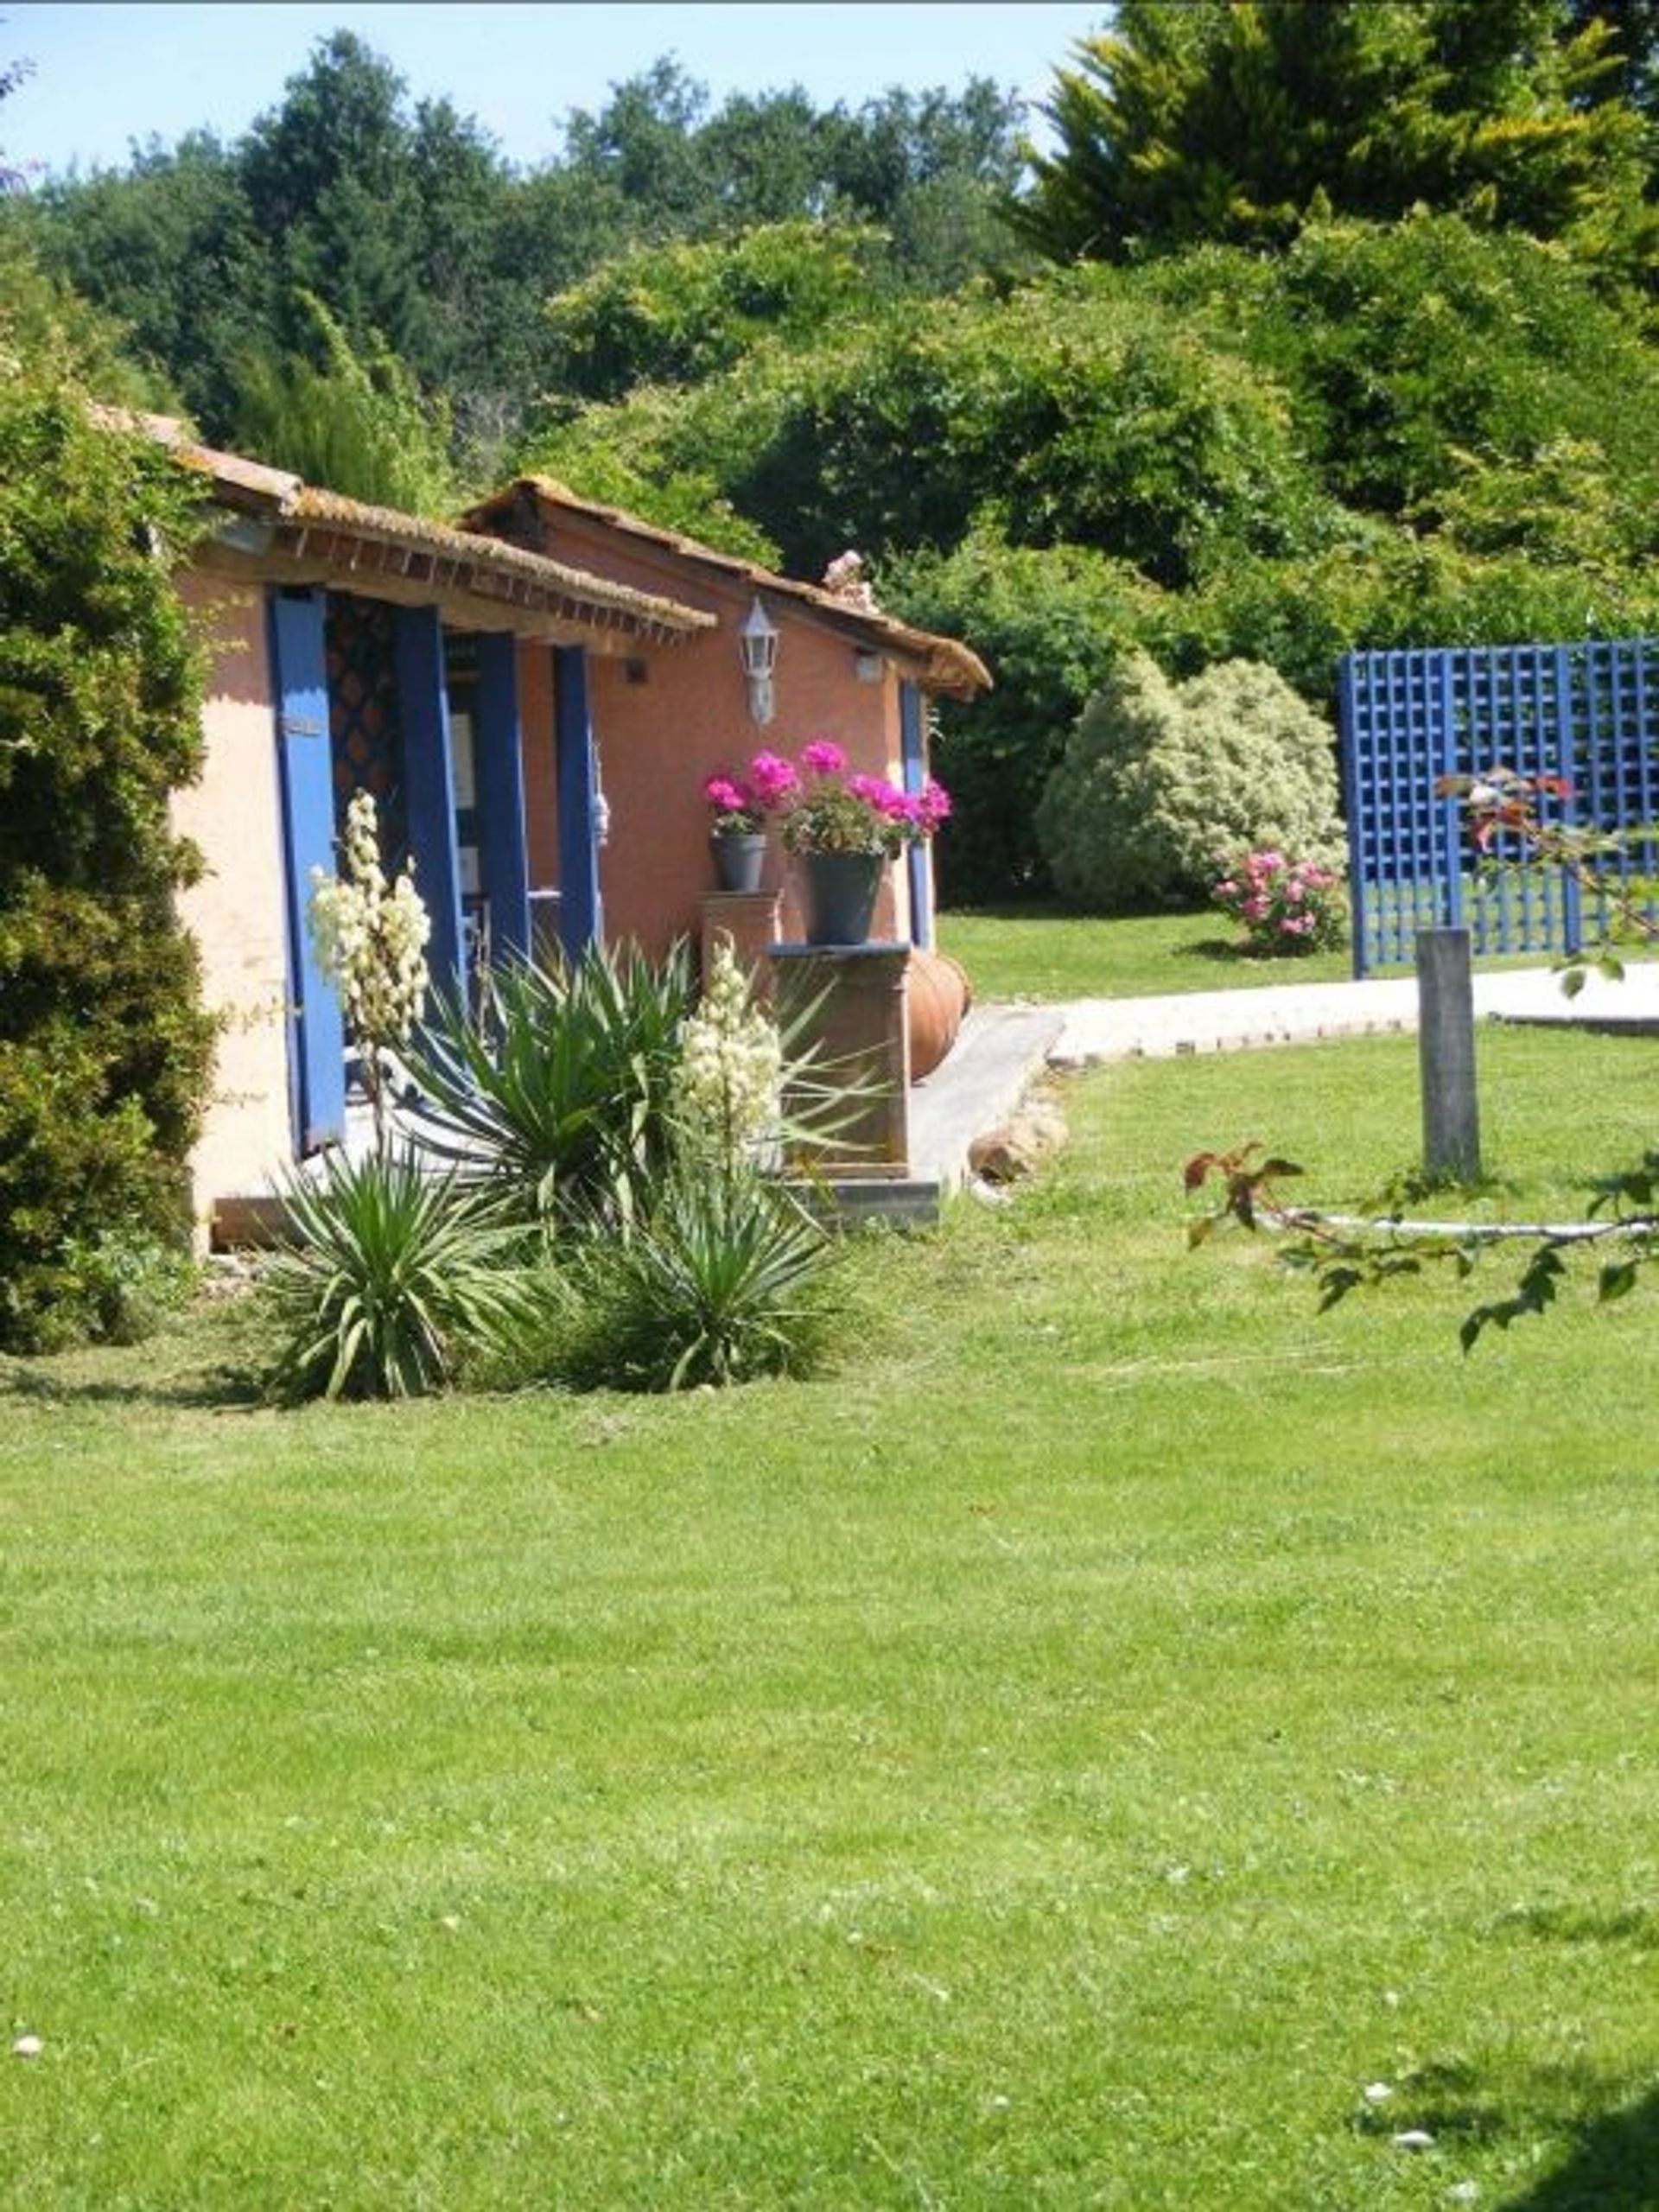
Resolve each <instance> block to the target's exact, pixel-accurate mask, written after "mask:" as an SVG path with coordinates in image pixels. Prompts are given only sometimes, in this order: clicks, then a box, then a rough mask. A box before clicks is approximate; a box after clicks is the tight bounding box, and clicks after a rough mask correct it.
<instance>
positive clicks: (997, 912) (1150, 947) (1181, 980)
mask: <svg viewBox="0 0 1659 2212" xmlns="http://www.w3.org/2000/svg"><path fill="white" fill-rule="evenodd" d="M938 944H939V950H940V951H941V952H948V953H950V955H951V957H953V958H954V959H957V960H959V961H960V962H961V963H962V964H963V967H964V968H965V969H967V971H968V975H969V980H970V981H971V982H972V984H973V987H974V994H975V996H976V998H978V999H979V1000H980V1001H982V1002H984V1003H990V1002H992V1001H1005V1000H1010V999H1056V1000H1058V999H1109V998H1141V997H1147V996H1151V995H1161V994H1163V993H1166V992H1171V991H1227V990H1243V989H1249V988H1255V987H1256V986H1258V985H1261V984H1266V983H1282V982H1285V981H1286V979H1287V977H1288V978H1291V979H1293V980H1297V981H1300V982H1310V983H1318V982H1346V981H1347V979H1348V977H1349V976H1351V975H1352V973H1353V963H1352V959H1351V955H1349V954H1348V953H1346V952H1315V953H1309V954H1306V955H1305V956H1298V957H1295V958H1292V959H1284V960H1263V959H1259V958H1253V957H1251V956H1250V955H1249V953H1247V952H1243V951H1241V950H1239V947H1238V942H1237V938H1236V932H1235V931H1232V929H1231V927H1230V924H1229V922H1228V919H1227V917H1226V916H1225V915H1224V914H1222V913H1218V912H1216V911H1215V910H1213V909H1211V910H1208V911H1205V912H1198V913H1186V914H1131V915H1127V916H1122V915H1113V916H1107V915H1100V914H1071V913H1066V912H1063V911H1061V910H1058V909H1057V908H1054V907H1052V906H998V907H995V908H986V909H983V910H980V911H972V912H970V911H966V910H964V911H962V912H946V913H942V914H941V915H940V916H939V918H938Z"/></svg>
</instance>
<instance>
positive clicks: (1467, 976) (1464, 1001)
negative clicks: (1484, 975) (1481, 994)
mask: <svg viewBox="0 0 1659 2212" xmlns="http://www.w3.org/2000/svg"><path fill="white" fill-rule="evenodd" d="M1417 1055H1418V1065H1419V1067H1420V1070H1421V1078H1422V1091H1423V1167H1424V1171H1425V1173H1427V1174H1428V1175H1430V1176H1431V1177H1435V1178H1440V1179H1446V1180H1450V1181H1452V1182H1458V1183H1473V1182H1476V1181H1478V1179H1479V1176H1480V1105H1479V1101H1478V1097H1477V1096H1476V1090H1475V986H1474V971H1473V968H1472V966H1471V961H1470V955H1469V932H1468V931H1467V930H1462V929H1458V930H1454V929H1433V930H1420V931H1418V932H1417Z"/></svg>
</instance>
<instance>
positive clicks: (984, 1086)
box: [910, 961, 1659, 1189]
mask: <svg viewBox="0 0 1659 2212" xmlns="http://www.w3.org/2000/svg"><path fill="white" fill-rule="evenodd" d="M1475 1011H1476V1014H1477V1015H1478V1016H1486V1017H1490V1018H1492V1019H1495V1020H1507V1021H1529V1022H1548V1023H1558V1022H1559V1023H1562V1024H1568V1025H1572V1026H1575V1027H1580V1028H1592V1029H1600V1030H1626V1031H1635V1032H1637V1033H1642V1034H1646V1035H1653V1036H1659V961H1643V962H1640V963H1633V964H1632V965H1631V966H1630V968H1629V969H1627V971H1626V974H1625V977H1624V982H1608V981H1607V980H1606V979H1605V978H1604V977H1602V976H1591V977H1590V979H1589V980H1588V982H1586V985H1585V987H1584V989H1583V990H1582V991H1581V992H1580V994H1579V995H1578V996H1577V997H1576V998H1573V999H1569V998H1567V996H1566V995H1565V994H1564V993H1563V992H1562V989H1561V986H1560V977H1559V976H1555V975H1554V974H1552V973H1551V972H1550V970H1549V969H1547V968H1538V969H1533V968H1527V969H1510V970H1506V971H1504V972H1503V973H1500V974H1497V975H1478V976H1476V977H1475ZM1416 1027H1417V979H1416V977H1415V976H1389V977H1386V978H1384V979H1383V980H1381V981H1377V982H1363V983H1298V982H1294V981H1293V982H1282V983H1268V984H1263V985H1260V986H1258V987H1256V988H1254V989H1250V990H1243V991H1193V992H1189V993H1185V994H1183V995H1176V996H1172V997H1166V998H1125V999H1079V1000H1076V1001H1072V1002H1071V1004H1069V1005H1061V1006H1027V1005H1000V1006H984V1007H978V1006H976V1007H972V1008H971V1009H970V1010H969V1014H968V1018H967V1020H965V1021H964V1022H963V1029H962V1034H961V1036H960V1038H959V1039H958V1040H957V1046H956V1049H955V1050H954V1051H953V1052H951V1054H950V1058H948V1059H947V1060H946V1061H945V1063H944V1066H943V1067H941V1068H939V1069H938V1071H936V1072H935V1073H934V1074H933V1075H931V1076H930V1077H928V1079H927V1080H926V1081H925V1083H921V1084H918V1085H917V1086H916V1088H915V1090H913V1091H912V1094H911V1113H910V1128H911V1160H912V1169H913V1171H914V1173H916V1175H917V1176H918V1177H919V1178H922V1179H925V1180H928V1181H937V1182H938V1183H939V1184H940V1185H942V1186H944V1188H947V1189H949V1188H955V1187H957V1186H959V1185H961V1184H962V1183H963V1181H964V1180H965V1179H966V1176H967V1157H968V1147H969V1144H971V1142H972V1141H973V1140H974V1138H975V1137H976V1136H978V1135H982V1133H983V1132H984V1131H985V1130H987V1129H988V1128H994V1127H995V1125H996V1123H997V1122H999V1121H1001V1120H1002V1119H1003V1118H1004V1117H1005V1116H1007V1114H1008V1113H1009V1112H1010V1111H1011V1110H1012V1109H1013V1108H1014V1106H1015V1105H1016V1104H1017V1103H1018V1102H1019V1100H1020V1096H1022V1094H1023V1093H1024V1092H1025V1091H1026V1090H1027V1089H1028V1088H1029V1086H1030V1085H1031V1084H1032V1083H1033V1082H1034V1081H1035V1080H1036V1078H1037V1077H1039V1076H1040V1075H1041V1074H1042V1073H1043V1072H1044V1071H1045V1070H1046V1069H1048V1068H1055V1069H1071V1068H1081V1067H1092V1066H1095V1065H1098V1064H1099V1063H1100V1062H1102V1061H1107V1060H1128V1059H1164V1058H1174V1057H1175V1056H1177V1055H1178V1054H1181V1053H1186V1052H1235V1051H1241V1050H1243V1049H1244V1048H1246V1047H1248V1046H1262V1045H1287V1044H1302V1043H1307V1042H1310V1041H1313V1040H1314V1039H1319V1038H1325V1037H1363V1036H1370V1035H1376V1034H1380V1033H1387V1032H1389V1031H1400V1032H1409V1031H1414V1030H1415V1028H1416Z"/></svg>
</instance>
